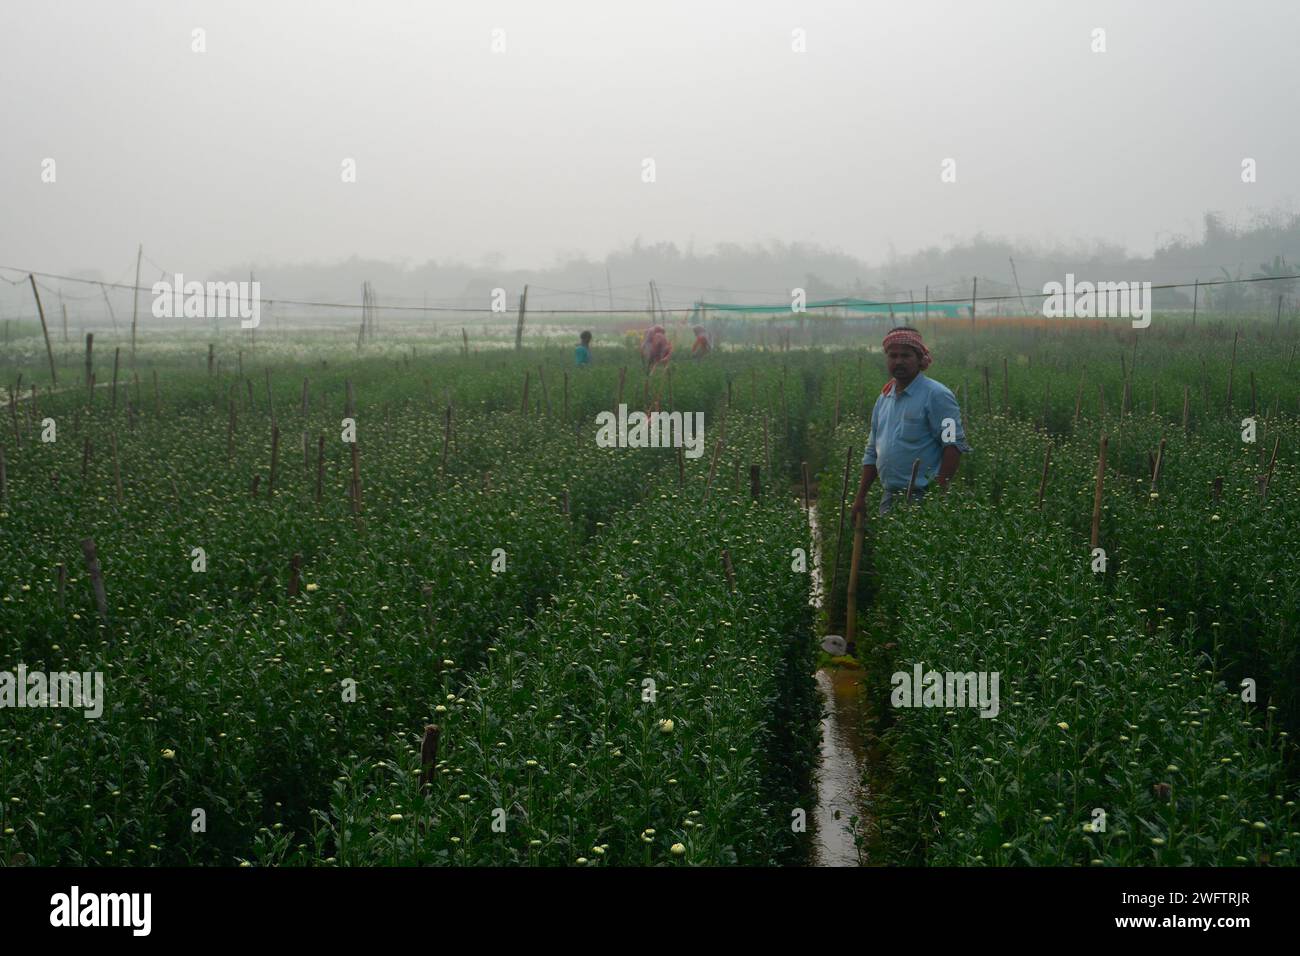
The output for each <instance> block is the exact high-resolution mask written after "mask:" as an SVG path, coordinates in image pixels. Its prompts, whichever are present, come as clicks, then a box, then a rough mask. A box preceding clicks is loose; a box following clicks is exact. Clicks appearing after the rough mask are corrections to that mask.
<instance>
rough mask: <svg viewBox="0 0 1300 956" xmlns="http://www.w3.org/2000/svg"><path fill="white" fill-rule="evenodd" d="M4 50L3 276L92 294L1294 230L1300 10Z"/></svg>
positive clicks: (552, 13)
mask: <svg viewBox="0 0 1300 956" xmlns="http://www.w3.org/2000/svg"><path fill="white" fill-rule="evenodd" d="M10 22H11V29H10V30H8V31H6V32H5V33H4V34H3V35H0V63H3V64H4V65H3V67H0V69H3V71H4V73H5V82H4V83H3V84H0V102H3V104H4V117H5V120H6V136H5V138H4V140H3V142H0V176H3V178H4V181H5V183H6V187H7V188H6V189H5V190H4V191H3V193H0V211H2V212H3V217H4V220H5V222H6V223H7V224H8V228H6V229H4V230H0V265H6V266H14V267H17V268H21V269H35V270H38V271H47V272H58V273H71V272H74V271H80V270H88V269H90V270H98V271H99V272H100V273H101V274H103V276H104V278H105V279H106V281H112V280H114V279H116V278H117V277H118V275H119V273H120V272H121V271H122V270H123V269H124V268H127V267H128V266H131V265H133V260H134V252H135V249H136V245H137V243H139V242H143V243H144V246H145V251H146V255H147V256H151V258H152V259H154V260H155V261H156V262H158V263H160V264H161V265H162V266H163V267H164V268H166V269H168V270H173V271H185V272H188V273H190V274H198V273H204V272H210V273H214V274H215V273H222V272H224V271H226V270H230V269H238V268H241V267H245V266H246V264H249V263H253V264H259V265H267V266H272V267H279V266H290V265H310V264H313V263H314V264H329V263H344V262H346V261H348V260H349V259H351V258H353V257H357V258H360V259H367V260H377V261H384V262H388V263H393V264H405V265H407V266H419V265H421V264H425V263H428V262H430V261H434V262H438V263H460V264H464V265H466V266H471V267H473V268H475V269H479V270H485V269H486V270H493V269H497V270H501V271H503V272H508V271H521V270H530V269H531V270H538V269H546V268H548V267H551V266H554V265H556V264H561V263H564V262H566V261H569V260H572V259H575V258H577V259H586V260H589V261H595V262H600V261H602V260H603V259H604V257H605V256H606V255H607V254H609V253H611V252H613V251H616V250H619V249H625V248H627V247H628V246H629V244H630V243H632V242H633V241H634V240H635V239H638V238H639V239H640V240H641V241H642V242H644V243H648V244H653V243H657V242H672V243H675V244H676V245H677V246H678V247H679V248H681V249H683V250H688V249H692V248H693V249H696V250H707V249H712V248H717V247H719V246H721V245H725V244H742V245H752V244H757V245H762V244H765V243H770V242H773V241H778V242H784V243H805V244H815V245H817V246H819V247H821V248H823V249H825V250H830V251H834V252H838V253H841V254H842V255H844V256H847V257H852V258H855V259H858V260H860V261H864V262H870V263H877V264H882V265H883V264H886V263H887V262H888V261H889V260H890V259H891V257H895V256H903V255H906V254H908V253H914V252H916V251H918V250H923V249H928V248H931V247H936V246H939V247H942V246H945V245H951V244H953V243H960V242H962V241H966V240H970V239H971V238H973V237H976V236H980V235H984V236H991V237H998V238H1003V239H1007V240H1009V241H1011V242H1013V243H1017V244H1021V245H1024V246H1026V247H1034V246H1039V247H1079V248H1086V247H1089V246H1092V245H1097V244H1105V245H1107V246H1110V247H1112V248H1113V247H1122V248H1124V249H1126V250H1128V251H1129V252H1131V253H1132V254H1134V255H1139V256H1142V255H1150V254H1151V252H1153V251H1154V250H1155V249H1156V248H1157V247H1159V246H1160V245H1161V244H1162V243H1167V242H1169V241H1170V240H1171V239H1173V238H1174V237H1176V236H1185V237H1188V238H1191V239H1195V238H1197V237H1198V236H1199V235H1200V234H1201V231H1202V230H1201V217H1202V215H1203V213H1204V212H1205V211H1207V210H1215V211H1217V212H1219V213H1220V214H1221V215H1222V216H1223V218H1224V221H1225V222H1228V223H1232V222H1242V221H1245V220H1247V219H1249V218H1250V217H1251V216H1253V215H1255V214H1257V213H1259V212H1260V211H1262V210H1269V209H1277V208H1295V194H1294V191H1293V189H1292V183H1290V182H1288V181H1286V180H1285V179H1284V176H1283V171H1284V170H1285V169H1288V168H1294V163H1295V157H1296V155H1297V152H1300V131H1297V130H1296V128H1295V126H1294V124H1291V123H1287V122H1285V121H1284V119H1283V117H1285V116H1286V115H1289V114H1288V112H1287V110H1286V106H1287V105H1288V97H1287V94H1288V93H1289V92H1290V90H1291V89H1292V88H1293V84H1292V83H1291V82H1290V76H1289V72H1288V71H1289V64H1290V57H1289V55H1288V54H1289V53H1290V48H1289V47H1290V42H1291V41H1290V39H1289V37H1290V36H1292V35H1294V32H1295V31H1294V29H1293V28H1294V27H1296V26H1300V10H1298V9H1297V8H1296V7H1294V6H1293V5H1288V4H1284V3H1281V2H1273V0H1267V2H1266V0H1259V2H1253V3H1244V4H1234V5H1233V6H1231V7H1226V6H1223V5H1219V6H1217V7H1215V6H1212V5H1210V4H1206V3H1181V2H1180V3H1174V2H1152V3H1147V4H1143V5H1142V6H1141V7H1140V8H1132V7H1130V6H1129V5H1125V4H1117V3H1096V4H1090V5H1089V6H1088V7H1087V8H1080V9H1073V8H1071V7H1070V6H1068V5H1062V6H1058V5H1052V4H1042V3H1029V2H1018V0H1004V2H1000V3H997V4H991V5H983V6H982V7H981V8H979V9H975V8H972V7H971V6H969V5H964V4H958V3H920V4H910V5H907V6H906V7H895V6H882V7H863V6H858V5H853V4H847V3H822V4H814V5H811V6H810V5H808V4H793V3H717V4H709V5H706V6H700V5H698V4H686V3H681V2H668V3H661V4H656V5H654V7H653V8H645V9H641V8H623V7H620V8H618V9H612V8H609V7H607V6H602V5H600V4H595V3H566V4H548V5H545V6H540V5H529V4H524V3H513V2H512V3H485V4H480V5H476V6H475V7H473V8H471V9H463V8H453V7H438V8H431V7H424V6H422V5H420V4H413V3H399V2H383V3H372V4H366V5H363V6H359V5H353V4H348V3H338V2H329V3H313V4H309V5H303V4H289V3H283V4H275V5H260V4H255V3H245V2H232V3H227V4H221V5H216V4H212V3H207V2H179V3H165V4H164V3H159V2H148V0H139V2H122V3H115V4H112V5H104V4H95V3H89V2H82V0H76V2H68V3H64V4H59V5H58V6H55V7H40V8H25V9H21V10H15V11H12V12H11V14H10ZM1288 26H1290V27H1291V28H1292V29H1287V27H1288ZM1098 27H1100V28H1102V29H1104V30H1105V44H1106V50H1105V52H1104V53H1095V52H1092V46H1093V45H1094V44H1095V38H1094V36H1093V30H1094V28H1098ZM195 29H202V30H204V31H205V35H204V37H203V41H204V44H205V47H206V49H205V52H201V53H200V52H195V51H194V50H193V49H192V47H193V45H194V43H195V39H194V35H193V32H192V31H193V30H195ZM493 30H503V31H504V35H503V36H502V35H501V34H496V35H494V34H493ZM795 30H803V31H805V32H804V35H803V36H804V40H803V42H804V44H805V52H795V50H794V49H793V47H794V46H795V45H797V43H798V38H797V36H796V35H795V33H794V32H793V31H795ZM494 40H495V41H497V42H498V43H500V42H502V41H503V42H504V46H505V48H504V50H503V51H500V52H493V50H492V45H493V43H494ZM646 158H652V159H653V160H654V162H655V181H654V182H644V181H643V175H642V174H643V160H644V159H646ZM1245 158H1251V159H1253V160H1254V161H1255V162H1256V164H1257V167H1256V170H1257V179H1256V181H1255V182H1250V183H1246V182H1243V181H1242V174H1241V173H1242V171H1241V163H1242V161H1243V159H1245ZM47 159H53V160H54V162H55V166H54V172H55V180H54V181H53V182H44V181H42V176H43V172H44V169H45V167H44V166H43V164H44V163H45V160H47ZM348 159H352V160H355V163H356V167H355V168H356V181H355V182H344V181H343V175H342V164H343V163H344V161H345V160H348ZM946 159H954V160H955V161H956V181H955V182H941V175H940V174H941V171H942V163H943V162H944V160H946ZM142 282H143V276H142Z"/></svg>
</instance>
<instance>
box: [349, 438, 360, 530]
mask: <svg viewBox="0 0 1300 956" xmlns="http://www.w3.org/2000/svg"><path fill="white" fill-rule="evenodd" d="M351 444H352V513H353V514H360V513H361V452H360V450H359V449H358V448H357V442H352V443H351Z"/></svg>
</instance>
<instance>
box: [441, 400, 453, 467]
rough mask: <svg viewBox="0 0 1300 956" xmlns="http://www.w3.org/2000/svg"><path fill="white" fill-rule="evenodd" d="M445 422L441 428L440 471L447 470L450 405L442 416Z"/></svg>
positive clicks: (449, 445)
mask: <svg viewBox="0 0 1300 956" xmlns="http://www.w3.org/2000/svg"><path fill="white" fill-rule="evenodd" d="M443 417H444V419H445V424H444V425H443V428H442V471H443V473H444V474H445V473H446V471H447V450H448V449H449V448H450V447H451V406H450V405H448V406H447V412H446V414H445V415H444V416H443Z"/></svg>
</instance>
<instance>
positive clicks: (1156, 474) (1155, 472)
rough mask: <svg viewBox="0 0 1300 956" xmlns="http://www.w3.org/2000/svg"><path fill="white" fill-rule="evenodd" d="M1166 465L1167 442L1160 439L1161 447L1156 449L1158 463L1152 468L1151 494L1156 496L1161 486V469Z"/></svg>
mask: <svg viewBox="0 0 1300 956" xmlns="http://www.w3.org/2000/svg"><path fill="white" fill-rule="evenodd" d="M1164 463H1165V440H1164V439H1163V438H1162V439H1160V447H1159V448H1158V449H1156V462H1155V464H1154V465H1153V466H1152V468H1151V493H1152V494H1155V491H1156V486H1157V485H1158V484H1160V469H1161V468H1162V467H1163V466H1164Z"/></svg>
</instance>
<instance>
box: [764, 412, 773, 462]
mask: <svg viewBox="0 0 1300 956" xmlns="http://www.w3.org/2000/svg"><path fill="white" fill-rule="evenodd" d="M767 419H768V414H767V410H766V409H764V411H763V460H764V461H765V462H766V463H767V470H768V471H769V472H771V470H772V446H771V442H770V441H769V438H768V421H767Z"/></svg>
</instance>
